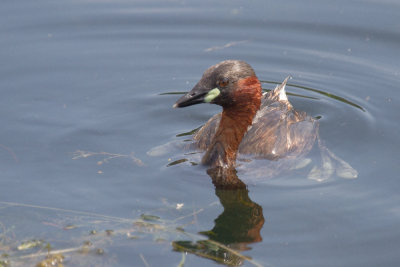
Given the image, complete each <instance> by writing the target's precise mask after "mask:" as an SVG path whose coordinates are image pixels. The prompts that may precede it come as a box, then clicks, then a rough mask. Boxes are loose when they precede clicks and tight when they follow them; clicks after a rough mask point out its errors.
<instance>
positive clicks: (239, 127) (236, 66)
mask: <svg viewBox="0 0 400 267" xmlns="http://www.w3.org/2000/svg"><path fill="white" fill-rule="evenodd" d="M286 82H287V79H286V80H285V81H284V82H283V83H282V84H281V85H278V86H277V87H276V88H275V90H272V91H270V92H268V93H266V94H264V95H262V88H261V84H260V82H259V80H258V79H257V77H256V75H255V73H254V70H253V69H252V68H251V67H250V65H248V64H247V63H245V62H243V61H238V60H226V61H222V62H220V63H218V64H216V65H214V66H212V67H210V68H209V69H208V70H206V71H205V73H204V75H203V77H202V78H201V80H200V81H199V82H198V83H197V84H196V86H195V87H194V88H193V89H192V90H191V91H190V92H189V93H187V94H186V95H184V96H183V97H181V98H180V99H179V100H178V101H177V102H176V104H175V105H174V107H185V106H189V105H194V104H199V103H204V102H210V103H213V104H217V105H220V106H222V108H223V111H222V113H219V114H216V115H214V116H213V117H212V118H211V119H209V120H208V122H207V123H206V124H205V125H204V126H203V127H202V128H201V129H199V130H198V131H197V132H196V133H195V134H194V136H193V139H194V140H195V142H196V145H197V146H198V148H199V149H202V150H205V151H206V153H205V155H204V156H203V159H202V162H203V163H204V164H206V165H210V166H212V167H234V166H235V161H236V157H237V153H238V152H239V153H240V154H245V155H254V156H255V157H257V158H266V159H269V160H276V159H280V158H286V157H297V156H300V155H304V154H306V153H308V152H309V151H310V150H311V148H312V146H313V144H314V142H315V139H316V136H317V130H318V124H317V122H316V121H315V120H314V119H313V118H311V117H310V116H308V115H307V114H306V113H305V112H301V111H296V110H294V109H293V107H292V105H291V104H290V103H289V101H288V100H287V97H286V93H285V85H286Z"/></svg>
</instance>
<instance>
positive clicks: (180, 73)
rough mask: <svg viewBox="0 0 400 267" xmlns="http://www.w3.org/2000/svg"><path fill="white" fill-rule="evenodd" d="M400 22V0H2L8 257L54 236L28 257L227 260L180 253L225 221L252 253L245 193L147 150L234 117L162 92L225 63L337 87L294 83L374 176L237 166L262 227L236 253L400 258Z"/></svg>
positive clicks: (269, 260)
mask: <svg viewBox="0 0 400 267" xmlns="http://www.w3.org/2000/svg"><path fill="white" fill-rule="evenodd" d="M399 14H400V2H398V1H394V0H392V1H390V0H385V1H373V0H363V1H362V0H350V1H316V0H302V1H247V2H244V1H236V0H234V1H107V0H90V1H89V0H80V1H64V0H61V1H50V0H48V1H46V0H38V1H2V2H1V3H0V48H1V49H0V62H1V64H0V114H1V116H0V124H1V126H2V127H1V130H0V255H2V254H3V253H5V254H7V255H8V256H7V255H3V256H1V257H0V266H2V265H1V262H3V264H5V263H4V262H11V264H12V265H11V266H35V264H37V263H38V262H40V261H42V260H44V259H45V258H46V255H45V254H46V253H44V254H43V255H42V254H40V255H39V253H41V252H46V251H47V249H46V248H44V247H43V246H42V247H40V246H37V247H34V248H30V249H26V250H18V249H17V247H18V246H19V245H20V244H21V243H22V242H30V241H32V240H43V242H45V243H50V244H51V247H52V248H51V249H52V250H53V251H62V253H63V255H64V256H65V260H64V264H65V266H178V265H179V264H180V262H181V263H182V262H184V266H204V265H207V266H213V265H215V266H218V265H219V264H218V263H216V261H215V260H213V259H209V258H207V257H206V256H205V255H204V254H201V251H200V250H198V251H196V250H195V251H194V252H193V251H192V252H188V253H182V252H178V251H177V250H179V249H177V248H176V246H174V244H175V245H176V244H177V243H176V242H174V241H185V240H187V241H193V243H192V244H195V243H196V241H198V240H201V239H202V238H203V239H204V240H206V239H208V237H207V236H206V235H203V236H202V235H200V234H199V233H200V232H206V231H209V230H211V229H213V228H214V229H217V228H218V227H222V228H224V229H225V230H224V231H226V232H224V233H225V234H224V237H225V238H228V239H229V238H230V239H231V241H230V242H225V243H224V242H223V241H221V240H217V241H219V242H221V243H223V244H225V245H227V246H230V247H232V248H234V249H238V247H237V246H239V245H237V244H236V245H235V244H234V243H241V241H242V240H240V238H239V237H236V235H238V236H239V235H240V234H243V232H240V231H244V230H241V228H240V226H241V221H240V220H239V221H237V220H236V219H235V218H233V219H232V217H229V215H227V214H228V213H229V212H228V211H232V212H231V213H235V212H236V213H241V212H243V214H244V213H245V212H244V211H243V210H244V209H245V208H243V209H242V207H241V206H240V205H239V204H238V203H239V202H240V201H237V200H232V202H233V204H231V205H226V206H225V205H224V204H221V203H224V201H225V200H226V199H235V196H228V197H227V196H226V195H224V194H225V193H226V192H216V190H215V188H214V185H213V184H212V182H211V179H210V177H209V176H208V175H207V173H206V170H205V168H203V167H201V166H192V165H191V164H190V163H189V162H184V163H182V164H177V165H172V166H170V167H167V165H168V164H169V163H171V162H173V161H175V160H179V159H183V158H186V157H187V155H185V152H184V151H180V150H179V149H171V150H169V151H166V153H164V154H163V155H160V156H151V155H149V154H148V153H147V152H148V151H150V150H151V149H152V148H154V147H157V146H160V145H164V144H166V143H169V142H178V143H179V142H183V139H185V138H186V139H187V138H188V137H187V136H186V137H183V138H182V137H177V136H176V135H178V134H181V133H184V132H188V131H190V130H192V129H194V128H197V127H199V126H200V125H202V124H203V123H204V122H206V121H207V119H208V118H209V117H211V116H212V115H213V114H215V113H217V112H219V111H220V108H219V107H217V106H211V105H198V106H194V107H190V108H185V109H173V108H172V105H173V103H174V102H175V101H176V99H177V98H178V97H179V95H173V94H166V95H165V94H163V93H171V92H184V91H188V90H190V89H191V88H192V86H193V85H194V84H195V83H196V82H197V81H198V79H199V78H200V77H201V75H202V73H203V71H204V70H205V69H206V68H207V67H209V66H211V65H213V64H215V63H217V62H219V61H221V60H224V59H241V60H245V61H247V62H248V63H250V64H251V65H252V66H253V68H254V69H255V71H256V73H257V76H258V77H259V78H260V79H261V80H265V81H273V82H280V81H282V80H283V79H284V78H285V77H286V76H288V75H291V76H292V77H293V79H292V80H291V81H290V83H291V84H293V85H298V86H303V87H309V88H313V89H317V90H320V91H322V92H325V93H328V94H326V95H323V94H319V93H317V92H315V91H314V92H313V91H307V90H304V89H301V88H299V87H296V86H288V88H287V90H288V92H291V93H295V94H302V95H306V96H311V97H313V98H302V97H296V96H289V100H290V101H291V102H292V104H293V105H294V106H295V108H297V109H300V110H304V111H306V112H307V113H309V114H310V115H312V116H314V117H320V119H319V123H320V137H321V139H322V140H323V141H324V144H325V145H326V147H327V148H329V150H330V151H332V152H333V153H334V154H335V155H337V156H338V157H340V158H341V159H343V160H344V161H346V162H347V163H348V164H350V165H351V166H352V167H353V168H354V169H356V170H357V171H358V177H357V178H356V179H343V178H340V177H337V176H335V175H333V176H332V177H330V178H329V179H328V180H325V181H322V182H318V181H315V180H311V179H308V178H307V173H306V172H302V171H293V173H289V174H287V175H285V176H282V177H279V176H278V177H274V178H272V179H265V180H263V179H259V178H257V179H253V178H252V177H251V175H249V174H246V173H245V172H244V173H241V172H239V173H238V176H239V178H242V179H243V180H244V181H246V182H247V181H248V193H246V192H244V195H245V197H249V198H250V199H251V201H247V202H246V203H251V205H250V207H252V208H254V209H251V210H250V211H257V216H259V215H260V210H261V209H262V212H261V215H262V216H263V218H264V223H263V224H257V223H254V224H253V225H250V226H249V227H250V228H251V226H253V228H254V229H256V230H255V232H257V233H258V234H256V236H257V238H253V239H252V240H250V241H251V242H248V244H246V246H247V250H242V249H239V250H238V251H239V252H240V253H241V255H245V256H248V257H249V258H251V260H246V259H244V258H243V257H242V256H240V257H239V260H238V262H239V263H241V264H243V266H254V265H256V266H398V265H399V264H400V254H399V245H400V228H399V225H400V195H399V193H398V192H399V189H400V177H399V175H398V174H399V171H400V160H399V156H398V153H399V150H400V139H399V133H400V124H399V119H400V102H399V101H400V91H399V90H400V88H399V83H400V65H399V56H400V50H399V48H400V46H399V45H400V17H399ZM264 87H265V88H266V89H272V88H273V84H269V83H266V84H264ZM329 96H339V97H341V99H346V100H347V101H348V102H351V103H352V104H355V105H351V104H349V103H348V102H343V101H341V100H340V99H337V98H332V97H329ZM103 152H104V153H103ZM114 154H115V155H114ZM226 194H229V193H226ZM239 198H240V199H241V198H242V195H240V196H239ZM235 201H236V202H235ZM235 203H236V204H237V205H236V204H235ZM245 206H246V205H245ZM224 207H225V213H223V211H224ZM247 207H249V206H247ZM260 208H261V209H260ZM142 214H146V215H152V216H158V217H160V219H156V218H153V217H150V219H154V221H152V223H153V222H154V223H155V225H156V226H157V227H156V226H154V225H153V224H151V225H147V226H146V225H145V223H144V222H142V221H140V218H141V215H142ZM223 214H224V215H223ZM225 215H226V216H225ZM253 215H254V214H253ZM143 218H144V219H145V222H147V221H146V219H149V218H147V217H146V216H142V219H143ZM217 218H219V219H217ZM257 218H260V217H257ZM125 219H126V220H125ZM133 220H135V222H134V223H132V221H133ZM214 221H215V222H214ZM141 223H142V224H141ZM216 226H218V227H216ZM177 227H178V229H179V231H178V230H176V228H177ZM107 229H108V230H113V234H112V235H105V234H104V231H105V230H107ZM182 229H184V231H185V232H183V233H182V232H181V231H182ZM218 229H219V228H218ZM92 230H96V231H97V233H98V234H97V235H94V234H93V233H92V235H91V234H90V231H92ZM247 230H248V229H247ZM247 230H246V231H247ZM216 231H217V230H216ZM221 231H222V230H221ZM229 231H230V232H229ZM249 232H250V231H249ZM248 235H250V234H248ZM235 238H236V239H235ZM86 241H90V242H91V244H92V245H91V246H89V252H82V251H80V252H79V251H78V252H77V251H76V250H80V247H81V246H83V245H84V244H87V243H85V242H86ZM256 241H258V242H256ZM98 248H101V249H103V250H104V253H100V252H99V251H97V250H96V249H98ZM219 249H220V248H219ZM205 254H206V253H205ZM209 255H211V254H209ZM238 262H236V263H232V262H231V264H232V265H235V264H237V265H238V264H239V263H238ZM225 264H227V265H228V264H229V261H228V260H226V261H225ZM257 264H258V265H257Z"/></svg>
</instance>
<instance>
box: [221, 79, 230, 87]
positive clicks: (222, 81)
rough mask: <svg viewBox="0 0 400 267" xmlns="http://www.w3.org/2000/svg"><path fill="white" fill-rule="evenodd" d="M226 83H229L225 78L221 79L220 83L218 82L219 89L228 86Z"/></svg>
mask: <svg viewBox="0 0 400 267" xmlns="http://www.w3.org/2000/svg"><path fill="white" fill-rule="evenodd" d="M228 83H229V80H228V79H226V78H224V79H222V80H221V81H219V82H218V85H219V86H220V87H225V86H227V85H228Z"/></svg>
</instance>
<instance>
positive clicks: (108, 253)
mask: <svg viewBox="0 0 400 267" xmlns="http://www.w3.org/2000/svg"><path fill="white" fill-rule="evenodd" d="M163 205H165V206H167V207H166V208H165V210H164V211H167V212H168V213H172V212H173V213H176V211H178V210H179V213H182V212H184V210H183V209H182V207H183V203H178V204H176V205H172V204H167V202H166V201H165V200H163ZM204 210H205V209H204V208H201V209H199V210H196V211H193V212H190V213H189V214H185V215H182V216H179V217H177V218H175V219H169V220H167V219H163V218H162V217H161V216H158V215H153V214H147V213H146V214H141V215H140V216H138V218H132V219H131V218H120V217H113V216H107V215H102V214H95V213H88V212H82V211H74V210H65V209H58V208H54V207H43V206H35V205H29V204H22V203H9V202H0V214H2V216H1V218H2V219H1V220H0V251H1V254H0V267H6V266H13V267H16V266H17V267H18V266H26V265H27V264H29V265H30V266H37V267H44V266H58V267H62V266H88V265H90V266H93V265H96V266H115V265H117V264H118V258H117V256H116V255H115V254H114V253H113V250H114V249H115V248H116V247H121V246H124V247H126V248H131V249H132V253H133V254H132V259H131V261H132V262H140V264H138V265H142V266H151V262H149V259H146V257H145V256H144V254H143V253H141V252H140V249H141V248H142V249H143V247H145V246H146V245H149V246H151V249H154V245H158V246H162V247H169V248H170V249H173V250H174V251H178V252H181V253H182V255H181V259H180V261H179V260H177V262H176V265H175V266H184V264H185V261H186V257H187V256H186V255H185V254H186V253H191V254H194V255H197V256H201V257H205V258H208V259H212V260H214V261H216V262H219V263H222V264H225V265H227V266H238V265H241V264H242V263H243V262H245V261H247V262H249V263H251V264H253V265H254V266H261V264H259V263H257V262H255V261H254V260H252V259H251V258H249V257H247V256H245V255H242V254H241V252H240V251H239V250H235V249H233V248H231V247H229V246H226V245H225V244H223V243H220V242H218V241H214V240H210V239H208V238H207V236H206V235H201V234H197V233H191V232H190V231H186V230H185V228H187V227H190V226H191V225H195V224H196V223H197V219H196V216H197V215H198V214H199V213H201V212H203V211H204ZM21 211H22V212H24V213H25V214H26V215H27V216H31V217H33V218H27V219H28V220H29V221H30V222H31V225H30V227H29V229H26V223H25V225H24V222H22V221H21V223H20V224H18V220H15V219H9V221H10V222H12V223H7V222H5V221H2V220H3V219H4V218H6V217H7V218H10V217H13V215H16V214H18V213H20V212H21ZM27 211H29V212H27ZM5 212H7V213H5ZM5 214H7V216H3V215H5ZM167 217H168V216H167ZM42 230H43V231H42ZM134 254H136V255H134ZM226 255H229V258H230V259H229V260H228V259H227V256H226Z"/></svg>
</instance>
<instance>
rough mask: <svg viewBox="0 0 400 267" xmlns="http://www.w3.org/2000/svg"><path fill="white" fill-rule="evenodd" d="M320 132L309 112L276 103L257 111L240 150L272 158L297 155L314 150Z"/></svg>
mask: <svg viewBox="0 0 400 267" xmlns="http://www.w3.org/2000/svg"><path fill="white" fill-rule="evenodd" d="M317 131H318V123H317V122H316V121H315V120H314V119H313V118H311V117H310V116H307V114H306V113H305V112H301V111H296V110H294V109H293V108H292V107H291V106H289V105H287V103H285V102H274V103H272V104H270V105H269V106H267V107H264V108H263V109H262V110H260V111H259V112H258V113H257V114H256V117H255V118H254V120H253V124H252V126H251V127H250V128H249V129H248V131H247V133H246V134H245V136H244V138H243V140H242V142H241V144H240V146H239V153H242V154H252V155H255V156H257V157H260V158H266V159H271V160H275V159H279V158H284V157H286V156H292V157H297V156H299V155H303V154H306V153H308V152H309V151H310V150H311V148H312V146H313V144H314V142H315V139H316V136H317Z"/></svg>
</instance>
